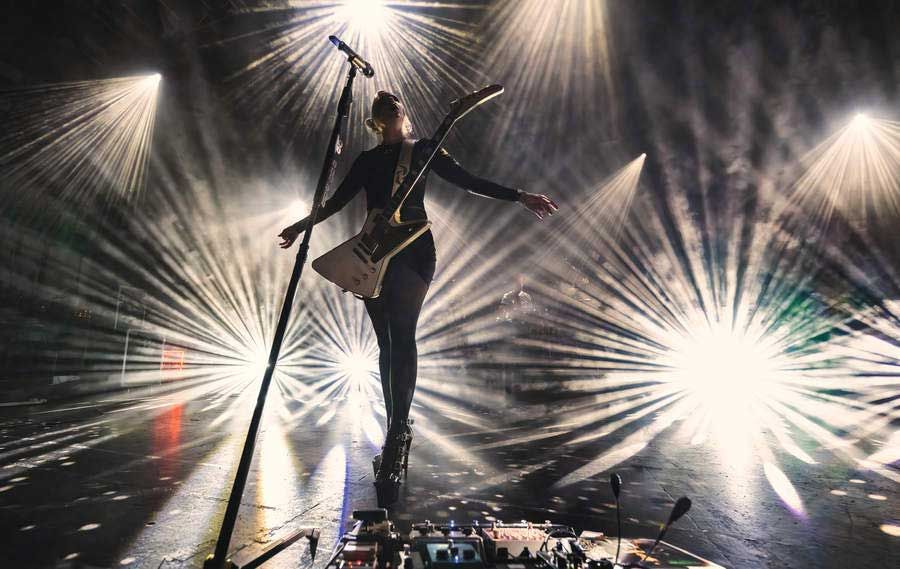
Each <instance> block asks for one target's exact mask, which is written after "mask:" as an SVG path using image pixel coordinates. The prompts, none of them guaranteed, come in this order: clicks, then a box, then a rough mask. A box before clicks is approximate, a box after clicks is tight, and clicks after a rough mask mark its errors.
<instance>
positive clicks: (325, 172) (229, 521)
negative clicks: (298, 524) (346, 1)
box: [203, 59, 356, 569]
mask: <svg viewBox="0 0 900 569" xmlns="http://www.w3.org/2000/svg"><path fill="white" fill-rule="evenodd" d="M348 61H349V59H348ZM354 78H356V67H355V66H354V65H353V62H350V70H349V71H348V72H347V83H346V84H345V85H344V90H343V92H341V99H340V101H339V102H338V108H337V117H335V121H334V129H333V130H332V131H331V138H330V139H329V141H328V149H327V150H326V153H325V163H324V164H323V165H322V172H321V173H320V174H319V182H318V185H317V186H316V193H315V197H313V205H312V211H311V212H310V214H309V223H308V224H307V226H306V231H305V233H304V235H303V241H302V242H301V243H300V248H299V250H298V251H297V258H296V260H295V261H294V270H293V272H292V273H291V280H290V282H288V287H287V291H286V292H285V293H284V303H283V304H282V305H281V314H280V315H279V317H278V325H277V326H276V327H275V337H274V338H273V339H272V348H271V350H270V351H269V360H268V363H267V365H266V371H265V373H264V374H263V379H262V385H260V387H259V396H258V397H257V399H256V408H255V409H254V410H253V418H252V419H251V420H250V428H249V430H248V431H247V438H246V440H245V441H244V450H243V451H242V452H241V461H240V463H239V464H238V469H237V473H236V474H235V477H234V485H233V486H232V487H231V495H230V496H229V497H228V507H227V508H226V509H225V517H224V518H223V519H222V527H221V529H220V530H219V537H218V539H217V541H216V549H215V552H214V553H213V554H212V555H210V556H209V557H207V558H206V561H204V563H203V567H204V569H226V568H228V569H238V568H245V569H247V568H250V567H258V566H259V565H261V564H262V563H263V562H264V561H266V560H268V559H270V558H271V557H273V556H275V555H276V554H277V553H279V552H281V551H283V550H284V549H285V548H287V547H288V546H289V545H291V544H292V543H294V542H296V541H297V540H298V539H300V538H301V537H306V538H307V539H308V540H309V541H310V553H311V555H312V557H313V558H315V554H316V545H317V544H318V539H319V530H318V529H317V528H306V529H301V530H299V531H296V532H294V533H292V534H291V535H289V536H287V537H286V538H282V539H279V540H276V541H275V543H273V544H272V545H271V546H269V547H267V548H266V549H265V550H263V551H262V552H261V553H260V555H258V556H256V557H252V558H250V559H248V560H246V561H242V562H240V563H239V562H237V561H235V560H231V559H227V557H226V556H227V554H228V545H229V543H230V542H231V534H232V532H233V531H234V524H235V522H236V521H237V515H238V509H239V508H240V505H241V496H242V495H243V494H244V486H245V485H246V484H247V475H248V474H249V473H250V463H251V462H252V461H253V449H254V447H255V446H256V435H257V432H258V431H259V424H260V421H261V419H262V412H263V407H264V406H265V403H266V395H267V394H268V392H269V384H270V383H271V382H272V374H273V373H274V371H275V365H276V363H277V362H278V354H279V353H280V352H281V343H282V342H283V341H284V333H285V330H286V329H287V323H288V318H289V317H290V315H291V307H292V306H293V304H294V295H295V293H296V291H297V284H298V283H299V282H300V276H301V275H302V274H303V267H304V265H306V257H307V254H308V253H309V241H310V238H311V237H312V231H313V227H314V226H315V224H316V218H317V217H318V215H319V208H320V207H321V204H322V200H323V198H324V197H325V190H326V189H327V188H328V186H329V185H330V184H331V181H332V179H333V178H334V171H335V168H336V166H337V155H338V154H340V152H341V147H342V146H343V143H342V142H341V140H340V139H341V130H342V128H343V126H344V125H345V124H346V123H347V118H348V117H349V116H350V105H351V104H352V103H353V79H354ZM241 553H242V555H241V557H242V558H243V557H245V556H246V555H244V553H243V552H241Z"/></svg>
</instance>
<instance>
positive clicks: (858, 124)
mask: <svg viewBox="0 0 900 569" xmlns="http://www.w3.org/2000/svg"><path fill="white" fill-rule="evenodd" d="M851 124H852V125H853V126H854V127H855V128H868V127H870V126H871V125H872V121H871V119H869V117H868V115H866V114H864V113H857V114H856V115H855V116H854V117H853V121H852V122H851Z"/></svg>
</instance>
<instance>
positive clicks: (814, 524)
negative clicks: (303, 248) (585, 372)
mask: <svg viewBox="0 0 900 569" xmlns="http://www.w3.org/2000/svg"><path fill="white" fill-rule="evenodd" d="M285 384H286V382H285V381H283V380H282V381H279V382H276V383H275V384H273V389H272V391H271V392H270V396H269V400H268V404H267V408H266V414H265V417H266V420H265V425H264V431H263V432H262V433H261V436H260V439H259V442H258V444H257V454H256V457H255V459H254V463H253V469H252V474H251V479H250V482H249V484H248V487H247V489H246V492H245V494H244V500H243V503H242V508H241V513H240V518H239V521H238V525H237V529H236V531H235V535H234V538H233V540H232V550H237V549H240V548H242V547H246V546H248V545H250V544H253V543H254V542H257V543H264V542H266V541H268V540H271V539H272V538H273V537H275V536H277V535H278V534H279V533H281V532H283V531H285V530H288V529H290V528H295V527H305V526H315V527H319V528H321V530H322V540H321V542H320V552H321V553H320V555H319V556H318V558H317V562H318V563H317V564H318V565H321V564H322V563H324V561H325V560H326V559H327V557H328V556H327V552H328V551H329V550H330V549H331V547H332V546H333V545H334V543H335V541H336V539H337V538H338V537H339V535H340V533H341V528H342V527H345V524H346V522H347V521H348V520H349V517H350V513H351V512H352V510H354V509H359V508H372V507H374V506H375V493H374V489H373V487H372V468H371V458H372V456H373V455H374V454H375V453H376V452H377V450H378V447H379V446H380V443H381V440H380V438H381V436H382V427H381V425H382V424H383V417H382V416H381V415H379V414H377V412H376V409H377V407H379V406H380V401H375V402H370V401H369V400H368V399H369V397H370V395H371V391H370V390H352V389H351V390H343V391H342V392H337V391H331V392H329V391H328V390H321V389H318V388H316V389H308V390H306V391H304V390H303V389H299V390H296V389H294V390H291V389H286V388H285V387H284V385H285ZM464 393H465V391H460V392H459V393H458V394H457V395H456V396H452V395H450V396H448V395H447V394H446V393H438V392H435V391H431V390H429V388H428V387H427V384H426V385H425V386H422V387H421V388H420V391H419V393H418V394H417V405H416V406H415V408H414V413H413V415H414V417H415V419H416V427H415V439H414V442H413V450H412V454H411V458H410V472H409V480H408V481H407V483H406V484H405V485H404V487H403V490H402V497H401V501H400V502H399V503H398V504H397V505H396V507H395V508H393V510H392V512H391V517H392V519H393V520H394V521H395V522H396V523H398V524H399V525H400V526H401V527H408V524H410V523H411V522H414V521H421V520H424V519H430V520H432V521H439V520H451V519H452V520H456V521H469V520H473V519H479V520H483V521H489V520H493V519H499V520H504V521H518V520H522V519H526V520H530V521H537V522H541V521H544V520H551V521H554V522H560V523H567V524H570V525H572V526H574V527H576V528H578V529H594V530H599V531H604V532H607V533H615V514H614V509H613V507H612V506H613V504H612V501H613V499H612V492H611V490H610V489H609V485H608V478H609V473H610V472H611V471H618V472H620V473H621V475H622V478H623V479H624V486H623V496H622V499H623V507H624V520H625V527H624V534H625V535H626V536H633V537H636V536H647V537H652V536H654V535H655V533H656V530H657V527H658V524H659V523H660V522H661V521H663V520H665V519H666V517H667V516H668V512H669V509H670V508H671V506H672V504H673V502H674V501H675V499H677V498H678V497H679V496H682V495H687V496H689V497H690V498H691V499H692V500H693V504H694V505H693V509H692V510H691V511H690V512H689V513H688V515H687V516H686V517H685V518H683V519H682V520H681V521H679V522H678V524H677V525H676V526H675V527H674V528H673V529H672V530H671V531H670V533H669V535H668V537H667V541H670V542H671V543H673V544H675V545H677V546H680V547H682V548H684V549H687V550H689V551H691V552H693V553H696V554H698V555H700V556H702V557H705V558H707V559H709V560H711V561H714V562H717V563H720V564H722V565H723V566H726V567H737V568H745V567H746V568H750V567H835V568H838V567H897V566H900V536H898V534H900V521H898V519H897V518H900V513H898V512H900V505H898V492H897V489H898V485H897V482H896V481H895V480H896V479H897V477H898V475H900V473H898V471H897V470H896V468H892V467H889V468H887V469H881V470H880V471H878V470H868V469H864V468H859V467H857V466H853V465H854V464H857V465H858V464H859V461H858V460H857V461H856V462H854V460H853V456H854V455H853V452H851V450H852V449H851V448H850V446H848V448H846V449H840V448H826V447H824V446H823V445H822V444H821V443H820V442H816V441H814V440H813V436H811V435H809V434H808V433H806V432H805V431H802V430H800V429H796V428H792V427H791V426H790V425H787V424H786V425H784V430H783V431H778V432H771V431H766V432H759V433H743V434H740V435H738V436H737V437H735V438H734V439H733V440H719V439H721V438H722V437H721V434H722V433H721V429H720V430H718V431H717V430H716V429H709V432H708V433H707V434H706V435H704V436H702V437H699V438H698V436H697V435H696V434H695V435H690V434H688V433H687V431H689V430H690V427H691V423H692V422H693V421H695V420H696V419H697V418H696V417H694V416H693V415H692V414H690V413H687V414H684V415H682V416H674V417H673V416H671V415H660V414H659V413H656V412H655V410H654V408H653V405H646V406H643V407H641V406H635V407H634V408H633V410H631V411H629V412H628V413H627V414H625V415H624V416H623V415H617V414H616V413H615V412H614V411H615V410H614V409H612V410H610V409H606V410H607V411H609V412H606V413H603V410H604V409H605V408H604V407H603V406H602V405H594V406H592V407H590V408H587V407H585V403H584V402H583V401H581V402H580V403H576V402H569V403H565V402H558V403H554V404H550V403H541V402H534V401H532V402H529V403H527V404H525V403H515V402H513V401H511V400H510V397H508V396H503V395H502V393H501V394H499V395H496V394H495V395H493V396H490V395H485V396H483V397H477V398H476V397H473V396H471V394H469V395H464ZM255 398H256V388H255V387H250V388H244V389H242V388H240V387H234V386H233V387H231V388H229V389H219V390H210V389H209V388H208V386H202V385H201V386H200V387H198V388H190V389H180V390H170V391H169V392H167V393H163V392H161V391H160V390H156V391H154V392H132V393H130V394H124V395H118V396H115V397H113V396H105V397H99V396H94V397H91V398H89V399H84V400H80V401H75V402H71V403H68V404H54V405H41V406H33V407H29V408H24V407H23V408H7V409H4V410H3V420H2V426H0V436H2V442H0V536H2V538H0V539H2V542H3V543H2V546H0V552H2V553H0V557H2V558H3V562H2V563H0V565H2V566H3V567H11V566H16V567H198V566H200V565H201V563H202V560H203V558H204V557H205V556H206V554H207V553H209V552H210V551H211V550H212V545H213V543H214V540H215V536H216V532H217V531H218V527H219V523H220V521H221V517H222V514H223V512H224V509H225V503H226V500H227V497H228V493H229V490H230V486H231V482H232V476H233V471H234V468H235V466H236V462H237V456H238V453H239V451H240V446H241V444H242V443H243V437H244V435H245V433H246V428H247V424H248V421H249V417H250V414H251V410H252V405H253V402H254V401H255ZM472 400H475V401H476V402H472ZM423 402H424V404H423ZM579 406H581V407H584V408H582V409H579ZM598 409H599V410H600V411H599V413H600V414H601V415H602V417H601V415H598V417H601V418H602V420H598V421H594V422H590V423H588V422H585V421H581V422H580V423H578V424H573V423H569V422H568V418H569V417H584V416H585V415H586V414H588V413H590V412H593V413H598ZM623 421H624V422H623ZM810 431H811V432H813V433H814V432H815V431H814V430H813V429H810ZM879 442H880V441H876V443H879ZM791 445H795V447H791ZM786 448H787V449H788V450H792V448H793V450H792V452H788V451H786V450H785V449H786ZM854 448H855V447H854ZM798 457H804V458H807V459H809V460H801V459H800V458H798ZM895 466H896V463H895ZM307 562H308V558H307V557H306V553H305V545H300V544H298V545H295V546H293V547H292V548H291V549H289V550H288V551H287V552H285V553H283V554H281V556H279V557H278V558H277V559H276V560H275V561H273V562H270V564H269V565H267V566H268V567H297V566H305V565H306V563H307Z"/></svg>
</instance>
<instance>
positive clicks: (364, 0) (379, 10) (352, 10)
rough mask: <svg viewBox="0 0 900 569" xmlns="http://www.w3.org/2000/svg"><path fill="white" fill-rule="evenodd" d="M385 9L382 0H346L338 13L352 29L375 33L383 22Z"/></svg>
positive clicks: (385, 17)
mask: <svg viewBox="0 0 900 569" xmlns="http://www.w3.org/2000/svg"><path fill="white" fill-rule="evenodd" d="M386 11H387V10H386V9H385V6H384V2H382V0H346V1H345V2H344V4H343V6H342V10H341V13H340V15H341V17H342V19H343V20H345V21H346V22H347V23H348V24H349V25H350V27H351V28H352V30H354V31H358V32H366V33H370V32H374V33H377V32H380V31H381V28H382V27H383V26H384V24H385V20H386V19H387V14H386Z"/></svg>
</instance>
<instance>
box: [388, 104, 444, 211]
mask: <svg viewBox="0 0 900 569" xmlns="http://www.w3.org/2000/svg"><path fill="white" fill-rule="evenodd" d="M455 123H456V121H455V120H452V119H451V117H447V118H445V119H444V122H442V123H441V126H440V127H438V129H437V131H436V132H435V133H434V135H433V136H432V137H431V138H430V139H429V140H428V141H426V142H424V143H423V144H425V145H426V148H427V152H426V153H425V154H423V155H422V156H421V157H420V158H419V159H418V160H416V161H414V162H413V164H412V166H411V167H410V170H409V173H408V174H407V175H406V177H405V178H403V182H401V183H400V187H398V188H397V191H396V192H394V195H393V196H391V201H390V202H389V203H388V205H387V207H385V208H384V210H383V211H382V215H383V216H384V218H385V219H391V218H392V217H393V216H394V214H395V213H396V212H397V211H398V210H399V209H400V208H401V207H402V206H403V202H404V201H406V198H407V197H408V196H409V194H410V192H412V189H413V187H414V186H415V185H416V182H418V181H419V179H420V178H421V177H422V174H423V173H424V172H425V170H427V169H428V166H429V165H430V164H431V161H432V160H433V159H434V157H435V155H436V154H437V152H438V150H440V148H441V146H442V145H443V144H444V140H445V139H446V138H447V135H448V134H450V129H451V128H453V125H454V124H455Z"/></svg>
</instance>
